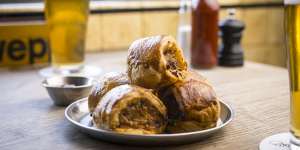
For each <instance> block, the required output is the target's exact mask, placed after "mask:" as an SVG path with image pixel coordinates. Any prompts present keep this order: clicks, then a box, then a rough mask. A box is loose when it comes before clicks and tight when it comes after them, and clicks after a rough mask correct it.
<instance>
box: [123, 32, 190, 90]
mask: <svg viewBox="0 0 300 150" xmlns="http://www.w3.org/2000/svg"><path fill="white" fill-rule="evenodd" d="M127 64H128V77H129V79H130V81H131V83H132V84H136V85H139V86H142V87H145V88H152V89H159V88H162V87H166V86H168V85H171V84H173V83H175V82H177V81H181V80H183V78H184V74H183V73H182V72H183V71H185V70H187V63H186V61H185V59H184V57H183V53H182V50H181V49H180V48H179V47H178V45H177V44H176V40H175V39H174V38H173V37H171V36H153V37H148V38H144V39H139V40H136V41H134V42H133V43H132V44H131V46H130V48H129V55H128V57H127Z"/></svg>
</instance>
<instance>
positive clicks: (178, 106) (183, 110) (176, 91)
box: [162, 72, 220, 133]
mask: <svg viewBox="0 0 300 150" xmlns="http://www.w3.org/2000/svg"><path fill="white" fill-rule="evenodd" d="M162 100H163V102H164V104H165V105H166V107H167V109H168V116H169V119H170V123H169V125H168V127H167V131H168V132H171V133H178V132H190V131H196V130H203V129H207V128H211V127H214V126H216V124H217V121H218V119H219V116H220V103H219V100H218V98H217V96H216V93H215V91H214V90H213V88H212V86H211V85H210V84H209V83H208V81H207V80H206V79H205V78H204V77H202V76H201V75H198V74H197V73H195V72H188V73H187V76H186V78H185V79H184V81H182V82H177V83H175V84H174V85H172V86H170V87H169V88H168V89H167V90H165V91H164V92H162Z"/></svg>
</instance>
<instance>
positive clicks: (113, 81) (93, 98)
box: [88, 72, 129, 112]
mask: <svg viewBox="0 0 300 150" xmlns="http://www.w3.org/2000/svg"><path fill="white" fill-rule="evenodd" d="M128 83H129V80H128V77H127V73H122V72H110V73H107V74H105V75H104V76H103V77H102V78H101V79H100V83H99V84H97V85H96V86H95V87H94V88H93V90H92V92H91V94H90V95H89V97H88V106H89V110H90V112H93V111H94V109H95V107H96V106H97V104H98V103H99V101H100V99H101V98H102V97H103V96H104V94H105V93H107V92H108V91H109V90H111V89H112V88H114V87H116V86H119V85H123V84H128Z"/></svg>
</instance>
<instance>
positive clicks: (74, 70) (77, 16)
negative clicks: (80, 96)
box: [40, 0, 101, 77]
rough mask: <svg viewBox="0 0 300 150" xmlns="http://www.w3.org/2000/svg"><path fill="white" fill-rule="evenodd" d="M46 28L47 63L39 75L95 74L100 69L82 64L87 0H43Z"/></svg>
mask: <svg viewBox="0 0 300 150" xmlns="http://www.w3.org/2000/svg"><path fill="white" fill-rule="evenodd" d="M44 2H45V14H46V20H47V25H48V28H49V42H50V44H49V45H50V49H51V66H52V67H50V68H45V69H42V70H41V71H40V74H41V75H42V76H45V77H48V76H53V75H84V76H97V75H99V74H100V72H101V69H100V68H98V67H93V66H86V65H84V47H85V35H86V28H87V20H88V15H89V0H44Z"/></svg>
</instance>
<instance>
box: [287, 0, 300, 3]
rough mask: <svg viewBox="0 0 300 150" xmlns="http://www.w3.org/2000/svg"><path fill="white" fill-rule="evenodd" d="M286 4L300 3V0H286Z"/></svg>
mask: <svg viewBox="0 0 300 150" xmlns="http://www.w3.org/2000/svg"><path fill="white" fill-rule="evenodd" d="M284 4H300V0H284Z"/></svg>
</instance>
